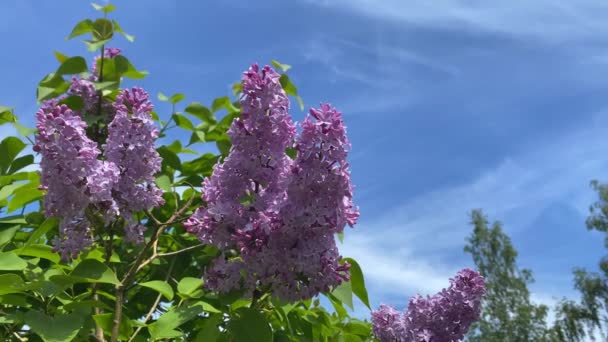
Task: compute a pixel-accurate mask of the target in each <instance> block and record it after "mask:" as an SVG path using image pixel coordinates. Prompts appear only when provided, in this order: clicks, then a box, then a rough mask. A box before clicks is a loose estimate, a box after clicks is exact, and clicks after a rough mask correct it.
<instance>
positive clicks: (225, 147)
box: [215, 139, 232, 156]
mask: <svg viewBox="0 0 608 342" xmlns="http://www.w3.org/2000/svg"><path fill="white" fill-rule="evenodd" d="M215 144H216V145H217V149H218V150H220V153H221V154H222V155H223V156H227V155H228V153H229V152H230V147H232V143H230V140H228V139H222V140H218V141H216V142H215Z"/></svg>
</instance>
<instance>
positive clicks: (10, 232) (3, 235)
mask: <svg viewBox="0 0 608 342" xmlns="http://www.w3.org/2000/svg"><path fill="white" fill-rule="evenodd" d="M19 228H20V226H11V227H8V228H3V229H2V230H0V246H4V245H6V244H7V243H9V242H10V241H11V240H12V239H13V237H14V236H15V233H16V232H17V231H18V230H19Z"/></svg>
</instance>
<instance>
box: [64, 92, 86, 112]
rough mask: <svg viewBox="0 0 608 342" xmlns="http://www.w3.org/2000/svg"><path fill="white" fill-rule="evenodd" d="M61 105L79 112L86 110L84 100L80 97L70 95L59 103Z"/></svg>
mask: <svg viewBox="0 0 608 342" xmlns="http://www.w3.org/2000/svg"><path fill="white" fill-rule="evenodd" d="M59 104H65V105H66V106H68V107H69V108H70V109H71V110H75V111H79V110H81V109H83V108H84V100H83V99H82V97H80V96H78V95H70V96H68V97H66V98H64V99H62V100H61V101H59Z"/></svg>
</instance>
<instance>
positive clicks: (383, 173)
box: [0, 0, 608, 316]
mask: <svg viewBox="0 0 608 342" xmlns="http://www.w3.org/2000/svg"><path fill="white" fill-rule="evenodd" d="M115 4H116V5H117V7H118V12H116V13H115V14H114V17H115V18H117V19H118V20H119V22H120V23H121V25H122V27H123V28H124V29H125V31H127V32H129V33H131V34H134V35H135V36H136V37H137V38H136V41H135V43H133V44H129V43H127V42H126V41H124V40H123V39H118V40H117V44H116V46H118V47H121V48H123V51H124V53H125V55H126V56H127V57H129V58H130V59H131V60H132V61H133V63H134V64H135V65H136V66H137V67H138V68H140V69H145V70H148V71H150V75H149V77H148V78H146V79H145V80H143V81H141V82H139V83H138V84H139V85H142V86H144V87H145V88H146V89H147V90H148V91H149V92H150V93H151V94H156V93H157V92H158V91H162V92H165V93H174V92H182V93H185V94H186V95H187V96H188V100H191V101H194V100H196V101H200V102H203V103H207V104H209V103H210V102H211V100H212V99H213V98H215V97H218V96H223V95H226V94H229V92H230V85H231V84H232V83H233V82H234V81H236V80H238V79H239V78H240V75H241V72H242V71H243V70H245V69H246V68H247V67H248V66H249V65H250V64H251V63H253V62H259V63H260V64H265V63H268V62H269V61H270V60H271V59H277V60H279V61H282V62H284V63H288V64H291V65H293V70H292V71H290V74H291V77H292V79H293V80H294V82H295V83H296V85H297V86H298V87H299V91H300V94H301V95H302V97H303V98H304V101H305V104H306V105H307V107H308V106H315V105H317V104H318V103H319V102H330V103H332V104H333V105H335V106H336V107H338V108H339V109H340V110H342V111H343V112H344V117H345V120H346V123H347V125H348V129H349V137H350V139H351V142H352V145H353V152H352V154H351V158H350V160H351V165H352V173H353V179H354V183H355V184H356V186H357V189H356V202H357V204H358V205H359V206H360V208H361V219H360V222H359V224H358V225H357V226H356V228H355V229H353V230H349V231H348V232H347V236H346V239H345V242H344V245H343V246H342V251H343V254H344V255H345V256H349V257H354V258H356V259H357V260H359V262H360V264H361V265H362V266H363V269H364V273H365V274H366V279H367V281H368V287H369V290H370V292H371V293H370V296H371V299H372V302H373V304H374V306H376V305H378V304H379V303H381V302H384V303H392V304H394V305H396V306H400V307H403V306H404V305H405V304H406V301H407V299H408V298H409V297H410V296H411V295H413V294H415V293H417V292H420V293H423V294H426V293H432V292H435V291H437V290H439V289H440V288H442V287H444V286H446V285H447V283H448V278H449V277H450V276H452V275H453V274H454V273H455V272H456V271H457V270H458V269H460V268H462V267H465V266H472V263H471V260H470V257H469V256H468V255H465V254H464V253H463V252H462V248H463V245H464V241H465V237H466V236H467V235H468V234H469V233H470V231H471V226H470V225H469V223H468V222H469V218H468V212H469V211H470V210H471V209H474V208H483V209H484V210H485V212H486V213H487V214H488V215H489V216H490V219H491V220H494V219H497V220H500V221H502V222H503V223H504V225H505V226H504V227H505V230H506V231H507V232H508V233H509V234H510V236H511V237H512V239H513V242H514V244H515V246H516V248H517V249H518V250H519V252H520V258H519V263H520V266H522V267H528V268H531V269H532V270H533V271H534V274H535V277H536V279H537V283H535V284H534V285H533V286H532V290H533V292H534V298H535V299H536V300H538V301H540V302H544V303H547V304H551V303H553V302H554V299H553V298H560V297H562V296H575V295H576V294H575V292H574V291H573V289H572V275H571V272H570V271H571V269H572V268H573V267H576V266H584V267H588V268H592V269H595V268H596V265H597V262H598V261H599V258H600V257H601V256H602V255H603V253H604V249H603V242H602V240H603V238H602V236H601V235H599V234H595V233H592V232H587V231H586V229H585V226H584V219H585V217H586V216H587V211H588V206H589V205H590V204H591V203H592V202H593V201H594V200H595V195H594V193H593V192H592V191H591V189H590V187H589V185H588V184H589V181H590V180H591V179H594V178H598V179H600V180H602V179H604V180H606V179H607V178H608V177H606V176H605V174H606V172H607V170H608V158H606V151H607V150H608V140H607V139H606V138H605V136H606V134H605V130H604V128H605V127H606V125H607V124H608V111H607V109H608V108H607V107H608V100H606V97H605V91H606V88H607V86H608V78H607V77H606V74H607V71H608V22H606V20H605V18H606V17H607V16H608V4H606V3H605V2H603V1H599V0H597V1H592V0H579V1H576V2H562V1H549V0H535V1H529V0H527V1H524V0H516V1H509V2H508V4H507V2H499V1H457V0H437V1H432V2H431V1H424V0H410V1H404V0H374V1H372V0H348V1H346V0H331V1H321V0H301V1H284V0H283V1H279V0H269V1H255V2H253V1H245V0H234V1H204V2H203V1H179V2H177V1H176V2H171V1H157V0H148V1H129V2H127V1H116V2H115ZM0 7H1V10H0V40H1V41H2V42H3V45H4V49H3V52H2V53H1V54H0V68H2V78H1V79H2V85H3V87H2V91H1V92H0V104H2V105H6V106H13V107H15V109H16V112H17V113H18V114H19V115H20V117H21V120H23V121H25V122H26V123H29V124H31V123H32V122H33V114H34V113H35V111H36V103H35V84H36V83H37V82H38V81H39V80H40V79H41V78H42V76H43V75H44V74H46V73H48V72H50V71H52V70H54V69H55V68H56V61H55V59H54V57H53V55H52V51H53V50H58V51H61V52H63V53H65V54H68V55H76V54H79V55H88V53H87V52H86V50H85V49H84V47H83V45H82V44H81V43H80V42H79V41H78V40H74V41H68V42H66V41H65V40H64V38H65V37H66V36H67V35H68V33H69V32H70V30H71V29H72V27H73V25H74V24H75V23H76V22H77V21H79V20H81V19H83V18H85V17H93V16H95V15H96V13H95V12H94V11H93V10H92V9H91V8H90V7H89V6H88V4H87V2H83V1H61V2H51V1H33V0H30V1H25V0H7V1H3V2H2V4H1V5H0ZM88 56H89V57H90V55H88ZM156 104H157V111H158V112H159V113H161V114H162V113H165V115H167V112H168V111H169V110H170V108H168V107H167V106H166V105H164V104H162V103H159V102H158V101H156ZM293 107H294V110H293V113H292V114H293V115H294V117H295V118H296V120H301V119H302V118H303V115H304V113H302V112H300V111H299V109H298V108H297V106H295V105H294V106H293ZM0 129H3V130H0V135H1V136H4V135H7V134H9V132H8V131H7V128H6V126H3V127H2V128H0ZM358 309H359V311H358V312H360V313H361V315H362V316H366V315H367V314H366V313H365V312H364V311H361V309H362V308H360V307H358Z"/></svg>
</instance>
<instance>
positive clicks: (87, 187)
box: [34, 101, 117, 259]
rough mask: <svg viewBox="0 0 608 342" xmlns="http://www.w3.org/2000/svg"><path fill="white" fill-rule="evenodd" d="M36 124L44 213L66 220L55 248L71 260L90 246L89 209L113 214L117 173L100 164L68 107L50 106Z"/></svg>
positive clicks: (95, 149)
mask: <svg viewBox="0 0 608 342" xmlns="http://www.w3.org/2000/svg"><path fill="white" fill-rule="evenodd" d="M36 119H37V124H36V128H37V129H38V133H37V134H36V145H35V146H34V150H35V151H37V152H39V153H40V154H41V155H42V159H41V162H40V168H41V173H42V178H41V189H44V190H46V191H47V193H46V195H45V201H44V211H45V213H46V215H48V216H54V217H60V218H62V219H63V222H62V224H61V227H60V234H59V238H58V239H57V240H56V242H55V247H56V250H57V251H60V252H61V254H62V258H63V259H67V258H69V257H71V256H74V255H75V254H78V252H79V251H80V250H81V249H82V248H84V247H86V246H88V245H89V244H90V233H89V230H90V224H89V222H88V221H87V220H86V218H85V209H86V208H87V207H88V206H89V205H91V204H92V205H94V206H96V207H98V208H104V209H103V210H108V211H114V210H115V208H116V204H115V203H114V200H113V198H112V196H111V191H112V188H113V186H114V185H115V183H116V181H117V170H116V169H115V166H114V165H113V164H110V163H106V162H103V161H100V160H98V159H97V157H98V156H99V154H100V151H99V149H98V147H97V144H96V143H95V142H94V141H92V140H91V139H89V138H88V137H87V136H86V133H85V128H86V124H85V123H84V121H82V119H81V118H80V117H79V116H77V115H75V114H74V112H73V111H72V110H71V109H69V108H68V107H67V106H66V105H57V101H49V102H47V103H45V104H43V106H42V108H40V110H39V111H38V113H36Z"/></svg>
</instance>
